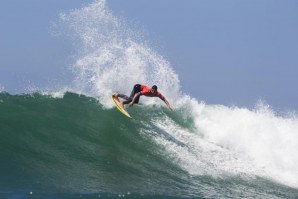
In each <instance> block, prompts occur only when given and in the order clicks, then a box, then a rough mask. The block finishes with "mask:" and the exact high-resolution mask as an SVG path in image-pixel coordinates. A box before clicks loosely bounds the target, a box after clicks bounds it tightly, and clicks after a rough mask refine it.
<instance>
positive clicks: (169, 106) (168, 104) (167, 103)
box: [163, 98, 173, 111]
mask: <svg viewBox="0 0 298 199" xmlns="http://www.w3.org/2000/svg"><path fill="white" fill-rule="evenodd" d="M163 101H164V102H165V103H166V105H167V106H168V108H169V109H170V110H171V111H173V109H172V107H171V104H170V103H169V102H168V100H167V99H166V98H164V100H163Z"/></svg>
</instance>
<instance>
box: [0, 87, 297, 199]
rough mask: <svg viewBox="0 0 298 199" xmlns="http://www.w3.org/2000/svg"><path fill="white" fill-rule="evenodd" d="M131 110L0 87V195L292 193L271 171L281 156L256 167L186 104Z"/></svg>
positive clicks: (262, 195) (82, 98) (242, 195)
mask: <svg viewBox="0 0 298 199" xmlns="http://www.w3.org/2000/svg"><path fill="white" fill-rule="evenodd" d="M204 106H206V105H204ZM214 108H216V107H214V106H210V107H205V109H208V110H205V111H206V112H209V111H211V112H212V109H214ZM219 109H220V108H219ZM129 111H130V113H131V115H132V116H133V119H129V118H127V117H125V116H124V115H122V114H121V113H120V112H119V111H118V110H117V109H116V108H115V107H114V108H110V109H107V108H104V106H102V105H101V104H100V103H99V101H98V100H97V99H95V98H92V97H87V96H84V95H78V94H75V93H70V92H66V93H64V94H63V95H62V96H60V97H53V96H51V95H47V94H41V93H32V94H22V95H10V94H8V93H1V94H0V136H1V139H0V158H1V164H0V176H1V178H0V198H16V199H18V198H99V197H102V198H122V197H124V198H297V197H298V189H297V188H296V187H295V186H297V184H295V183H297V181H295V180H294V184H293V185H291V186H290V185H289V184H290V183H291V182H292V181H291V180H288V181H286V180H287V177H288V176H287V175H283V171H279V172H280V173H278V171H276V172H273V171H274V170H273V169H274V168H276V167H278V166H279V165H278V164H279V163H280V164H282V161H283V160H282V158H285V157H284V156H283V155H281V156H280V157H274V158H272V159H273V160H272V162H271V164H277V165H266V164H264V165H262V166H259V165H258V164H257V163H258V162H257V161H256V159H257V158H256V157H254V156H253V154H252V155H250V156H248V154H249V153H248V152H247V153H244V152H243V153H242V154H241V150H237V147H234V148H233V145H232V144H231V145H230V147H225V146H224V144H221V142H219V141H218V143H215V142H214V140H212V139H211V138H205V135H204V133H203V132H200V131H199V130H198V129H197V127H196V124H195V123H196V121H195V120H196V118H193V117H192V116H190V115H188V110H186V109H183V108H181V109H178V110H177V109H176V110H175V112H171V111H170V110H168V109H167V108H166V107H156V106H146V105H139V106H137V105H135V106H134V107H133V108H132V109H130V110H129ZM232 111H237V110H232ZM246 111H248V110H246ZM203 112H204V111H203ZM255 114H256V113H255ZM259 114H261V113H259ZM202 115H204V114H203V113H202ZM201 117H202V121H203V123H204V120H206V119H207V118H204V117H203V116H201ZM209 119H210V118H209ZM296 122H297V121H296ZM202 125H203V126H204V125H206V124H202ZM229 125H231V124H229ZM243 128H244V127H243ZM245 128H247V127H245ZM285 130H286V129H285ZM223 131H224V130H223ZM238 133H239V134H243V132H238ZM252 133H254V132H252ZM265 133H266V132H265ZM242 136H244V135H242ZM246 136H249V135H246ZM296 136H297V135H296ZM226 139H232V140H235V139H236V138H235V136H230V137H226ZM254 139H257V140H259V139H262V133H261V134H260V135H259V136H256V137H255V138H254ZM271 139H274V138H271ZM276 139H281V138H276ZM240 141H241V140H240ZM251 144H252V143H248V144H247V145H251ZM263 147H264V148H265V147H268V146H267V145H266V142H265V143H264V146H263ZM272 147H273V148H274V147H279V146H272ZM284 147H285V148H286V146H284ZM296 147H297V146H296ZM264 150H266V149H264ZM281 150H282V149H281ZM273 152H274V150H273ZM296 152H297V151H293V153H296ZM259 153H262V151H261V150H260V151H259ZM281 153H282V151H281ZM244 156H245V157H244ZM255 156H257V154H256V155H255ZM253 158H254V159H253ZM264 158H266V157H264ZM275 158H276V159H275ZM278 158H281V159H278ZM289 161H290V160H289ZM266 166H267V167H266ZM284 166H286V165H284ZM258 167H259V168H258ZM270 171H272V172H270ZM296 171H297V170H296ZM296 171H295V169H294V171H293V173H292V175H293V176H292V177H297V172H296ZM285 172H286V171H285ZM289 172H292V171H289ZM277 174H280V175H279V176H278V177H276V176H275V175H277ZM295 175H296V176H295ZM282 177H283V179H281V178H282ZM290 177H291V176H290ZM296 179H297V178H296ZM283 181H284V182H283ZM287 184H288V185H287Z"/></svg>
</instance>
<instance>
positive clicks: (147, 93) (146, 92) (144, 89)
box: [140, 85, 165, 101]
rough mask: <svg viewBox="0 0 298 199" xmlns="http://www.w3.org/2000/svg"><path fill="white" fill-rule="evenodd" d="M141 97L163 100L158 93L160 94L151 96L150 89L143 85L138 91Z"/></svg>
mask: <svg viewBox="0 0 298 199" xmlns="http://www.w3.org/2000/svg"><path fill="white" fill-rule="evenodd" d="M140 93H141V95H145V96H147V97H159V98H160V99H161V100H163V101H164V100H165V97H164V96H163V95H162V94H161V93H160V92H158V91H157V92H156V94H152V93H151V88H149V87H147V86H145V85H141V91H140Z"/></svg>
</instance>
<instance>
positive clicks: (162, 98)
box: [157, 93, 173, 111]
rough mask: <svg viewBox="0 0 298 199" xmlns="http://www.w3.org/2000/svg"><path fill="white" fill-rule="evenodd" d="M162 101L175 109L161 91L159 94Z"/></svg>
mask: <svg viewBox="0 0 298 199" xmlns="http://www.w3.org/2000/svg"><path fill="white" fill-rule="evenodd" d="M157 96H158V97H159V98H160V99H161V100H162V101H164V102H165V103H166V105H167V106H168V108H169V109H170V110H171V111H173V109H172V107H171V104H170V103H169V102H168V100H167V99H166V98H165V97H164V96H163V95H162V94H160V93H158V95H157Z"/></svg>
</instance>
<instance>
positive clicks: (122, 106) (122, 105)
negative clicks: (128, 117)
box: [120, 102, 125, 110]
mask: <svg viewBox="0 0 298 199" xmlns="http://www.w3.org/2000/svg"><path fill="white" fill-rule="evenodd" d="M120 104H121V108H122V109H124V110H125V107H124V104H123V102H121V103H120Z"/></svg>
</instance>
